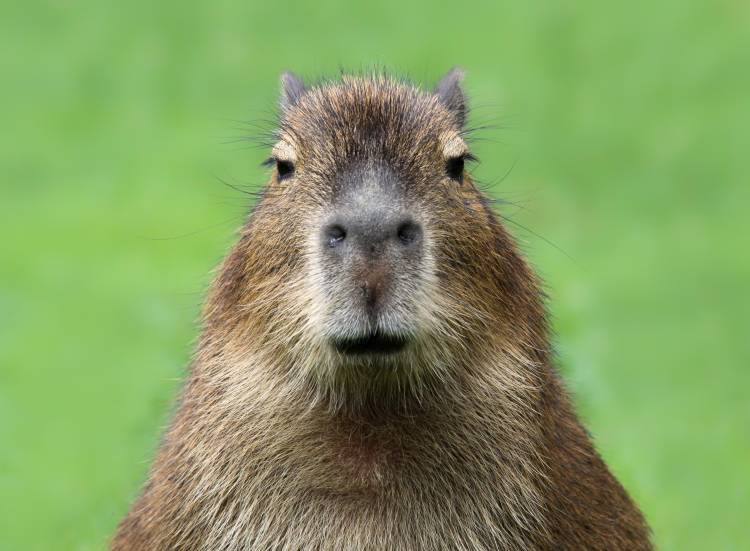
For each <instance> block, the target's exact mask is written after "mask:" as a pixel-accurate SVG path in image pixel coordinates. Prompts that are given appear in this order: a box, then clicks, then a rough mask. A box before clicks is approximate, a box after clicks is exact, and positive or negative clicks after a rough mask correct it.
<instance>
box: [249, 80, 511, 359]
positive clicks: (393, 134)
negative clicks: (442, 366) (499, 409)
mask: <svg viewBox="0 0 750 551" xmlns="http://www.w3.org/2000/svg"><path fill="white" fill-rule="evenodd" d="M291 84H292V90H291V91H289V90H287V91H286V94H287V98H286V100H287V101H286V102H285V101H282V105H283V109H282V118H281V124H280V127H279V130H278V134H277V141H276V143H275V145H274V147H273V149H272V152H271V158H270V159H269V162H270V163H271V164H272V165H273V166H274V172H273V176H272V179H271V181H270V183H269V184H268V187H267V188H266V190H265V193H264V197H263V199H262V202H261V204H260V205H259V207H258V208H257V209H256V212H255V213H254V217H255V221H251V229H252V226H253V225H254V226H256V228H255V230H254V231H256V232H259V233H260V232H263V233H264V234H265V235H266V239H265V240H264V242H263V243H260V242H259V243H258V244H257V246H258V247H265V248H267V249H269V250H271V251H276V252H278V251H281V252H280V253H279V254H282V253H283V257H284V258H285V259H286V264H288V265H289V266H292V267H291V268H288V269H287V271H286V273H288V277H289V278H291V277H295V283H294V284H293V285H292V284H289V285H288V287H287V288H286V289H284V293H286V294H288V295H289V296H290V297H293V298H290V299H289V303H288V304H287V305H286V306H284V312H283V313H282V312H279V313H276V314H273V313H269V314H268V315H269V317H271V318H273V316H274V315H275V316H276V317H277V318H280V317H289V316H290V315H293V316H294V317H295V318H296V319H299V320H300V324H301V325H303V326H304V327H303V328H302V329H299V328H294V329H289V328H282V329H280V330H279V331H278V334H281V335H282V336H283V337H287V335H286V334H283V333H284V332H285V331H286V332H289V333H297V332H301V333H304V334H303V335H302V336H298V338H296V340H295V341H294V348H295V350H297V351H300V353H301V354H302V355H305V354H307V355H310V354H319V353H322V354H324V355H325V357H326V361H328V363H329V364H330V363H331V362H330V360H331V359H332V360H333V361H334V363H335V362H340V363H341V362H343V363H349V364H360V365H361V364H368V365H384V364H389V365H395V364H401V365H403V364H411V365H416V364H417V363H422V362H419V361H418V359H419V354H422V352H420V351H424V350H429V351H431V353H432V354H433V355H434V357H433V358H432V360H431V361H432V363H433V364H435V363H436V362H437V363H440V362H441V361H445V360H446V356H447V354H448V353H447V352H445V351H446V350H451V351H453V352H455V351H463V352H462V353H463V354H464V355H466V353H467V352H466V350H465V349H466V348H471V347H472V346H473V343H472V342H471V340H469V339H468V336H469V335H470V336H472V337H473V341H474V342H476V341H477V339H479V340H481V339H482V334H483V333H485V331H483V328H484V329H486V327H487V326H488V325H489V324H490V323H491V321H490V320H489V319H488V317H487V315H485V313H487V312H496V311H497V310H498V308H497V307H496V304H493V303H495V302H496V301H497V300H500V299H501V297H500V294H501V293H500V292H499V291H497V290H496V289H495V288H494V287H495V282H496V281H498V276H497V274H495V273H494V271H495V266H497V265H498V263H499V262H501V259H500V258H499V256H498V254H497V246H496V245H497V239H498V232H497V231H496V228H495V226H496V222H495V218H494V216H493V215H492V214H491V212H490V209H489V208H488V207H487V205H486V202H485V201H484V199H483V197H482V196H481V194H480V193H479V192H478V191H477V189H476V188H475V187H474V184H473V183H472V181H471V178H470V176H469V175H468V174H467V167H468V165H469V163H470V161H472V160H473V157H472V155H471V153H470V151H469V147H468V145H467V143H466V142H465V141H464V138H463V135H464V133H463V129H462V125H463V103H462V102H461V104H460V105H458V106H457V105H451V93H450V92H451V91H450V90H449V91H448V93H447V94H445V93H444V94H443V95H441V94H440V93H438V92H436V93H430V92H425V91H422V90H419V89H417V88H415V87H413V86H411V85H407V84H403V83H400V82H397V81H394V80H390V79H386V78H379V77H374V78H373V77H368V78H360V77H344V79H343V81H341V82H337V83H330V84H323V85H320V86H318V87H314V88H312V89H310V90H304V89H302V87H301V83H297V84H298V86H299V87H298V88H297V89H295V88H294V84H295V83H294V82H293V83H291ZM453 85H455V87H456V90H455V91H456V92H457V93H460V89H459V88H457V87H458V84H457V82H455V83H453ZM271 234H272V235H273V238H271V237H268V236H269V235H271ZM268 254H272V252H269V253H268ZM261 258H264V257H261ZM266 258H268V257H266ZM271 275H272V277H275V278H280V276H279V275H278V271H274V272H273V274H271ZM280 285H281V286H282V287H283V286H284V285H287V283H286V282H285V281H281V280H280ZM300 297H302V298H300ZM310 343H313V344H314V347H312V348H310V347H307V346H305V345H306V344H310ZM428 343H429V344H428ZM456 343H459V344H458V345H457V344H456Z"/></svg>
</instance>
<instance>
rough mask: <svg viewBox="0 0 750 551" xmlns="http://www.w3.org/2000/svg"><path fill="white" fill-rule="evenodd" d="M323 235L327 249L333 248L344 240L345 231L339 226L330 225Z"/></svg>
mask: <svg viewBox="0 0 750 551" xmlns="http://www.w3.org/2000/svg"><path fill="white" fill-rule="evenodd" d="M324 233H325V239H326V243H328V246H329V247H335V246H337V245H339V244H341V243H342V242H343V241H344V239H346V230H345V229H344V228H343V227H342V226H340V225H339V224H331V225H330V226H328V227H327V228H326V229H325V232H324Z"/></svg>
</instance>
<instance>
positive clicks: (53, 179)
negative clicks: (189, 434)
mask: <svg viewBox="0 0 750 551" xmlns="http://www.w3.org/2000/svg"><path fill="white" fill-rule="evenodd" d="M0 14H1V15H0V67H2V71H1V72H0V74H1V75H2V81H1V82H0V127H1V128H2V131H1V132H0V169H1V170H0V174H1V177H0V178H1V179H0V183H1V185H2V188H1V195H0V496H1V497H0V500H1V501H2V503H3V505H2V508H3V512H2V513H1V514H0V548H1V549H9V550H17V549H18V550H35V549H54V550H58V549H75V550H88V549H102V548H103V547H104V546H105V545H106V540H107V538H108V536H109V535H110V534H111V533H112V531H113V529H114V527H115V525H116V523H117V521H118V519H119V518H120V516H121V515H122V514H123V513H124V512H125V511H126V509H127V507H128V503H129V502H130V500H132V499H133V497H134V496H135V494H136V492H137V489H138V486H139V484H140V483H141V481H142V480H143V477H144V474H145V471H146V469H147V467H148V462H149V460H150V457H151V456H152V453H153V450H154V447H155V445H156V443H157V440H158V437H159V433H160V431H161V429H162V427H163V426H164V424H165V423H166V421H167V419H168V414H169V410H170V407H171V406H170V404H171V402H172V398H173V396H174V394H175V391H176V389H177V388H178V384H179V378H180V377H181V375H182V374H183V371H184V366H185V365H186V362H187V361H188V358H189V355H190V351H191V346H192V343H193V342H194V340H195V337H196V331H197V328H196V325H195V319H196V317H197V313H198V309H199V306H200V302H201V299H202V295H203V292H204V290H205V288H206V285H207V283H208V281H209V280H210V273H211V270H212V268H213V267H214V266H215V265H216V264H217V262H218V261H219V260H220V258H221V257H222V255H223V253H224V251H226V249H227V247H228V246H229V244H230V243H231V242H232V240H233V236H234V231H235V229H236V228H237V227H238V226H239V225H240V224H241V222H242V219H243V216H244V215H245V213H246V212H247V210H248V208H249V199H248V197H246V196H245V195H244V194H242V193H240V192H237V191H235V190H233V189H232V188H230V187H228V186H225V185H223V184H222V183H221V180H224V181H226V182H229V183H231V184H233V185H237V186H251V187H255V186H258V185H260V184H262V183H263V181H264V179H265V177H266V175H265V171H264V169H261V168H260V167H259V163H260V161H261V160H262V159H263V158H264V157H265V156H266V155H267V151H264V150H263V149H262V148H258V147H255V146H254V145H253V144H252V143H251V142H243V141H238V140H239V138H241V137H243V136H247V135H253V134H257V133H258V132H260V131H262V130H264V129H268V121H270V120H272V119H273V116H274V109H275V102H276V97H277V93H278V90H277V88H278V75H279V73H280V72H281V71H282V70H283V69H287V68H291V69H293V70H295V71H298V72H299V73H300V74H302V75H304V76H306V77H315V76H317V75H321V74H327V75H331V74H334V75H335V74H336V73H337V72H338V71H339V68H340V67H344V68H349V69H355V70H358V69H361V68H367V67H372V66H384V67H387V68H389V69H392V70H395V71H397V72H398V73H401V74H409V75H411V77H412V78H414V79H415V80H417V81H419V82H424V83H426V84H428V85H431V84H432V83H433V82H435V80H436V79H437V78H438V77H439V76H440V75H441V74H442V73H443V72H445V71H446V70H447V69H448V68H449V67H451V66H452V65H454V64H461V65H462V66H464V67H465V69H466V71H467V78H466V81H465V85H466V89H467V91H468V93H469V95H470V97H471V104H472V106H473V108H474V109H473V112H472V116H471V124H472V125H474V126H481V125H491V126H493V128H490V129H486V130H483V131H481V132H479V133H478V134H477V138H478V139H477V140H476V141H475V143H474V149H475V151H476V153H477V154H478V156H479V157H480V158H481V159H482V162H481V164H480V165H478V166H477V167H476V169H475V174H476V175H477V177H478V178H479V179H480V180H481V181H483V182H485V183H486V184H487V186H488V187H489V188H490V191H491V193H492V194H494V195H496V196H497V197H500V198H503V199H506V200H507V201H508V203H507V204H505V205H502V206H500V207H499V208H500V212H501V213H502V214H503V215H504V216H506V217H507V218H508V219H509V220H510V221H509V227H510V229H511V230H512V231H513V232H514V234H515V235H516V236H517V237H518V238H519V240H520V242H521V244H522V247H523V249H524V251H525V252H526V253H527V255H528V256H529V258H530V259H531V262H532V263H533V265H534V266H535V267H536V268H537V270H538V271H539V272H540V273H541V275H542V276H543V277H544V278H545V280H546V282H547V286H548V291H549V296H550V301H549V302H550V309H551V312H552V315H553V322H554V327H555V330H556V332H557V347H558V350H559V356H560V363H561V366H562V369H563V372H564V374H565V376H566V378H567V380H568V382H569V385H570V387H571V389H572V390H573V392H574V393H575V396H576V402H577V405H578V407H579V410H580V412H581V414H582V416H583V418H584V419H585V421H586V423H587V425H588V426H589V427H590V429H591V431H592V433H593V434H594V436H595V438H596V441H597V444H598V447H599V449H600V450H601V452H602V454H603V455H604V457H605V458H606V459H607V461H608V462H609V463H610V465H611V466H612V469H613V470H614V472H615V473H616V474H617V475H618V476H619V477H620V479H621V480H622V481H623V483H624V485H625V486H626V487H627V488H628V489H629V491H630V492H631V493H632V494H633V496H634V497H635V498H636V499H637V501H638V502H639V503H640V504H641V506H642V508H643V510H644V512H645V514H646V516H647V517H648V519H649V521H650V523H651V525H652V526H653V530H654V534H655V540H656V542H657V543H658V544H659V547H660V548H661V549H665V550H709V549H710V550H716V549H747V548H748V547H747V546H748V545H750V535H749V533H748V532H749V531H748V524H747V523H748V518H750V400H749V398H748V393H749V392H750V361H748V360H750V344H749V343H750V340H749V339H748V325H749V324H748V315H750V300H749V297H750V294H749V293H748V282H749V281H750V255H749V254H748V240H749V236H750V234H749V232H748V230H749V229H750V228H749V225H748V221H747V217H748V204H750V185H749V182H748V177H747V173H748V153H749V150H750V4H748V3H746V2H741V1H736V0H732V1H729V0H726V1H713V2H709V1H706V2H700V3H699V2H685V1H679V2H678V1H673V0H666V1H663V2H647V1H644V0H633V1H631V2H627V3H625V2H621V3H609V2H580V3H576V4H572V3H569V2H554V1H553V2H538V3H536V2H513V3H510V2H508V3H505V2H493V3H489V2H488V3H486V4H480V3H477V4H474V5H470V4H466V3H460V2H451V3H447V2H436V1H429V2H428V1H424V2H406V1H403V0H400V1H392V0H388V1H382V2H378V3H373V4H372V5H365V4H364V3H363V4H362V5H355V4H354V3H351V2H332V1H330V0H319V1H316V2H314V3H313V2H310V3H306V4H288V3H285V2H263V3H249V2H242V3H240V2H224V1H213V2H204V3H200V4H199V3H192V2H176V1H171V0H170V1H162V2H153V1H148V2H147V1H142V0H137V1H130V2H120V3H114V2H94V1H90V2H81V1H75V0H73V1H65V2H61V1H57V2H29V3H21V2H15V3H8V2H4V3H3V4H2V7H1V9H0ZM238 121H242V122H238ZM248 122H249V124H247V123H248ZM513 167H514V168H513ZM511 168H513V170H510V169H511ZM509 171H510V173H509V174H508V175H507V177H505V178H503V176H504V175H506V173H508V172H509Z"/></svg>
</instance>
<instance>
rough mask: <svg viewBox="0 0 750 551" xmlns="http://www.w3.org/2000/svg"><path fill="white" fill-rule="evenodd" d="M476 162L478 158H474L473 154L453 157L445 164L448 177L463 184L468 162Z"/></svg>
mask: <svg viewBox="0 0 750 551" xmlns="http://www.w3.org/2000/svg"><path fill="white" fill-rule="evenodd" d="M475 160H476V157H474V156H473V155H472V154H471V153H464V154H463V155H459V156H457V157H451V158H450V159H448V160H447V161H446V163H445V172H446V173H447V174H448V177H449V178H450V179H451V180H456V181H457V182H459V183H462V182H463V180H464V168H465V164H466V161H475Z"/></svg>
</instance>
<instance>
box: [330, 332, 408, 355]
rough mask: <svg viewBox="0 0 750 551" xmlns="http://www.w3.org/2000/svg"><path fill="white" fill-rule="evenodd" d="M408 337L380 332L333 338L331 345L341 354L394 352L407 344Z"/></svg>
mask: <svg viewBox="0 0 750 551" xmlns="http://www.w3.org/2000/svg"><path fill="white" fill-rule="evenodd" d="M408 342H409V341H408V339H407V338H406V337H403V336H400V335H387V334H383V333H380V332H375V333H371V334H369V335H364V336H362V337H356V338H349V339H334V340H333V346H334V348H336V350H338V351H339V352H341V353H342V354H349V355H353V356H354V355H356V356H360V355H365V354H396V353H397V352H400V351H401V350H403V349H404V348H405V347H406V345H407V344H408Z"/></svg>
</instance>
